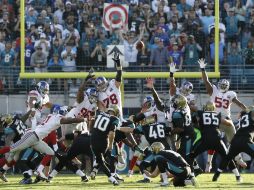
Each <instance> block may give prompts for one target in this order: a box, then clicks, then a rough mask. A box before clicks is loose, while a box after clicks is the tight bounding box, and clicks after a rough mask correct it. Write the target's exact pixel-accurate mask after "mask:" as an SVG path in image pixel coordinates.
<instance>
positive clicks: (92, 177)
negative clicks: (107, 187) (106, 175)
mask: <svg viewBox="0 0 254 190" xmlns="http://www.w3.org/2000/svg"><path fill="white" fill-rule="evenodd" d="M95 177H96V172H95V171H92V172H91V174H90V178H91V180H95Z"/></svg>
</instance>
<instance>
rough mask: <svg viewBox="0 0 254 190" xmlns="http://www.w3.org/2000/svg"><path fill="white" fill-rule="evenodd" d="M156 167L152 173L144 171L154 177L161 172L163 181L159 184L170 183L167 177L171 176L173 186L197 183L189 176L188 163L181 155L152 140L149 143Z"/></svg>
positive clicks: (166, 184) (165, 184)
mask: <svg viewBox="0 0 254 190" xmlns="http://www.w3.org/2000/svg"><path fill="white" fill-rule="evenodd" d="M151 149H152V151H153V154H154V155H155V156H154V157H155V162H156V164H157V167H156V168H155V170H154V171H153V173H149V172H148V171H146V170H145V171H144V172H145V174H146V175H147V176H148V177H151V178H154V177H157V176H158V175H159V174H161V177H162V180H163V182H162V183H161V186H164V187H165V186H168V185H170V183H169V181H168V177H173V180H172V181H173V185H174V186H185V185H189V184H192V185H195V186H196V185H197V182H196V179H195V177H192V176H191V168H190V165H189V164H188V163H187V162H186V161H185V160H184V159H183V157H182V156H181V155H180V154H178V153H176V152H175V151H172V150H165V147H164V145H163V144H162V143H160V142H154V143H153V144H152V145H151Z"/></svg>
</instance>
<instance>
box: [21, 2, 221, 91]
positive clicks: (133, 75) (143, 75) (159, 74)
mask: <svg viewBox="0 0 254 190" xmlns="http://www.w3.org/2000/svg"><path fill="white" fill-rule="evenodd" d="M20 14H21V30H20V31H21V33H20V35H21V40H20V42H21V48H20V49H21V59H20V61H21V63H20V65H21V68H20V78H62V79H64V78H85V77H86V76H87V74H88V72H45V73H29V72H26V70H25V0H21V1H20ZM95 75H96V76H104V77H106V78H114V77H115V75H116V74H115V72H96V73H95ZM148 76H149V77H153V78H168V77H169V71H168V72H123V79H124V78H147V77H148ZM174 76H175V77H176V78H200V77H201V72H177V73H175V75H174ZM208 76H209V77H212V78H219V77H220V71H219V0H215V70H214V72H208ZM121 89H123V88H121ZM122 94H123V93H122Z"/></svg>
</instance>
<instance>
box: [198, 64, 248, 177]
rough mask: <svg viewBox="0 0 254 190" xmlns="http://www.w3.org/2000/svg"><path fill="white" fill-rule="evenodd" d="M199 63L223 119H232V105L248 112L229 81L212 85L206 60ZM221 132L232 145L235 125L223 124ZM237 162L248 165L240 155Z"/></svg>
mask: <svg viewBox="0 0 254 190" xmlns="http://www.w3.org/2000/svg"><path fill="white" fill-rule="evenodd" d="M198 63H199V66H200V69H201V71H202V78H203V81H204V83H205V87H206V91H207V93H208V95H209V96H210V98H211V101H212V102H214V104H215V107H216V111H217V112H218V113H221V115H222V117H223V118H226V119H231V118H230V114H231V113H230V108H231V104H232V103H234V104H236V105H237V106H238V107H239V108H241V109H242V110H246V106H245V105H244V104H243V103H242V102H241V101H240V100H238V99H237V95H236V93H235V92H234V91H230V90H229V81H228V80H226V79H220V81H219V82H218V85H217V86H215V85H213V84H211V83H210V81H209V79H208V76H207V74H206V71H205V67H206V63H205V60H204V59H199V60H198ZM220 130H221V131H224V132H225V135H226V137H227V140H228V142H229V143H230V142H231V140H232V138H233V136H234V135H235V132H236V131H235V127H234V125H233V124H232V125H231V127H227V126H225V125H222V124H221V125H220ZM213 153H214V152H213V151H209V154H208V160H207V165H206V171H207V172H210V169H211V167H212V165H211V163H212V158H213ZM236 161H237V163H238V164H239V165H240V166H241V167H243V168H245V167H246V166H247V165H246V163H245V162H244V161H243V160H242V157H241V156H240V155H238V156H237V157H236Z"/></svg>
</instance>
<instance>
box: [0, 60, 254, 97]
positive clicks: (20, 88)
mask: <svg viewBox="0 0 254 190" xmlns="http://www.w3.org/2000/svg"><path fill="white" fill-rule="evenodd" d="M90 68H91V66H82V67H76V68H75V70H76V71H77V72H84V71H85V72H87V71H89V69H90ZM93 68H94V70H95V72H107V71H115V69H114V68H106V67H100V66H97V67H93ZM19 70H20V68H19V67H15V68H11V69H9V70H8V74H6V69H5V68H3V67H0V71H1V75H0V94H25V93H27V92H28V91H29V90H31V89H33V88H34V85H35V84H36V83H37V82H38V81H39V80H46V81H48V82H49V84H50V92H51V93H53V94H58V93H63V92H64V93H75V92H76V91H77V89H78V86H79V85H80V84H81V82H82V79H50V78H47V79H20V78H19ZM123 70H124V71H128V72H131V71H139V72H143V71H145V72H149V71H153V72H154V71H158V72H161V71H163V72H165V71H169V68H168V67H166V66H165V67H160V66H159V67H158V66H157V67H155V66H153V67H148V66H146V67H144V66H136V67H132V68H124V69H123ZM50 71H52V68H48V72H50ZM54 71H58V72H61V71H62V70H61V69H60V70H59V68H58V70H55V69H54ZM182 71H183V72H184V71H188V72H189V71H191V72H192V71H193V72H195V71H199V67H198V65H197V66H188V67H184V68H183V70H182ZM207 71H213V68H212V67H210V68H209V67H208V68H207ZM3 72H5V73H4V74H3ZM26 72H34V69H33V68H29V67H26ZM63 72H64V71H63ZM220 73H221V77H220V78H225V79H228V80H229V81H230V86H231V87H230V88H231V89H232V90H234V91H237V92H243V93H254V87H253V84H254V66H248V65H242V64H241V65H240V64H239V65H223V66H221V67H220ZM147 77H149V76H147ZM185 80H188V81H190V82H192V83H193V85H194V92H195V93H205V86H204V84H203V81H202V79H200V78H196V79H192V78H187V79H184V78H181V79H180V78H179V79H176V83H177V86H179V87H180V85H181V83H182V82H183V81H185ZM218 80H219V79H213V78H212V79H211V82H212V83H215V84H216V82H217V81H218ZM145 84H146V81H145V79H140V78H139V77H138V76H137V78H135V79H128V78H126V79H124V91H125V93H129V94H132V93H136V92H140V93H146V92H149V90H148V89H147V88H146V86H145ZM168 86H169V80H168V79H156V80H155V88H156V90H157V91H158V92H167V91H168Z"/></svg>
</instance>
